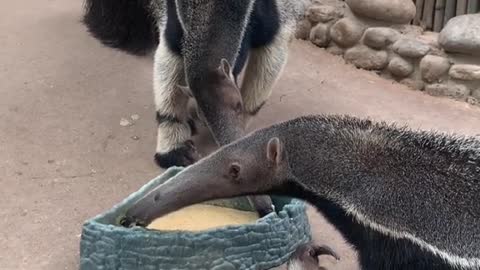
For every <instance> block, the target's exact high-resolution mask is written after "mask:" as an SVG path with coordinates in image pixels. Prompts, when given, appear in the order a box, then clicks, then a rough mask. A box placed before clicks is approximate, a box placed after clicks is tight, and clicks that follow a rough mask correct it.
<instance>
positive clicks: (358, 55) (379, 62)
mask: <svg viewBox="0 0 480 270" xmlns="http://www.w3.org/2000/svg"><path fill="white" fill-rule="evenodd" d="M344 58H345V60H346V61H347V62H350V63H352V64H354V65H355V66H356V67H358V68H363V69H368V70H380V69H383V68H385V66H386V65H387V63H388V54H387V52H386V51H376V50H373V49H370V48H369V47H367V46H364V45H359V46H356V47H353V48H351V49H348V50H347V51H346V52H345V54H344Z"/></svg>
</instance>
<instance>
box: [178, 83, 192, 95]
mask: <svg viewBox="0 0 480 270" xmlns="http://www.w3.org/2000/svg"><path fill="white" fill-rule="evenodd" d="M177 88H178V89H179V90H180V91H182V93H183V94H184V95H186V96H188V97H193V94H192V90H191V89H190V87H188V86H183V85H179V84H177Z"/></svg>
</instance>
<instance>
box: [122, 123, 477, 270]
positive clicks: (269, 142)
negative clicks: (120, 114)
mask: <svg viewBox="0 0 480 270" xmlns="http://www.w3.org/2000/svg"><path fill="white" fill-rule="evenodd" d="M250 194H270V195H272V194H276V195H287V196H291V197H297V198H301V199H304V200H306V201H308V202H310V203H312V204H313V205H314V206H316V207H317V208H318V210H320V211H321V212H322V213H323V214H324V215H325V216H326V218H327V219H328V220H329V221H330V222H331V223H332V224H333V225H334V226H335V227H336V228H337V229H338V230H339V231H340V232H341V233H342V234H343V236H344V237H345V239H346V240H347V241H348V242H349V243H350V244H351V245H352V246H353V247H355V248H356V249H357V251H358V253H359V259H360V265H361V267H362V269H365V270H366V269H368V270H371V269H375V270H386V269H388V270H400V269H402V270H412V269H415V270H422V269H435V270H441V269H451V270H453V269H475V270H478V269H480V141H479V140H477V139H475V138H460V137H454V136H448V135H441V134H436V133H430V132H415V131H410V130H408V129H405V128H397V127H395V126H391V125H386V124H383V123H372V122H371V121H368V120H359V119H356V118H351V117H336V116H329V117H322V116H310V117H301V118H298V119H295V120H291V121H288V122H284V123H281V124H277V125H274V126H271V127H268V128H265V129H263V130H259V131H256V132H254V133H252V134H250V135H249V136H247V137H245V138H243V139H241V140H238V141H236V142H234V143H232V144H229V145H227V146H225V147H223V148H221V149H219V150H218V151H217V152H215V153H213V154H212V155H210V156H209V157H207V158H205V159H203V160H201V161H200V162H198V163H197V164H194V165H193V166H191V167H189V168H187V169H186V170H184V171H182V172H181V173H179V174H178V175H177V176H175V177H174V178H172V179H171V180H170V181H168V182H166V183H165V184H163V185H161V186H159V187H158V188H156V189H155V190H153V191H152V192H151V193H149V194H147V195H146V196H145V197H144V198H142V199H141V200H139V201H138V202H137V203H136V204H135V205H134V206H133V207H132V208H131V209H130V210H129V211H128V212H127V220H130V221H132V220H140V221H142V222H147V223H148V222H149V221H151V220H153V219H154V218H155V217H158V216H161V215H164V214H166V213H169V212H171V211H174V210H177V209H179V208H181V207H183V206H186V205H191V204H194V203H199V202H203V201H206V200H210V199H217V198H227V197H233V196H238V195H250Z"/></svg>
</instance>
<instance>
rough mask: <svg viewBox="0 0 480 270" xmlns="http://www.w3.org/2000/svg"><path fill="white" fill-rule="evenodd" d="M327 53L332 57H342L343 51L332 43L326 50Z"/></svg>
mask: <svg viewBox="0 0 480 270" xmlns="http://www.w3.org/2000/svg"><path fill="white" fill-rule="evenodd" d="M327 52H329V53H331V54H333V55H343V52H344V50H343V49H342V48H340V47H338V46H337V45H336V44H335V43H333V42H332V43H331V44H330V47H328V48H327Z"/></svg>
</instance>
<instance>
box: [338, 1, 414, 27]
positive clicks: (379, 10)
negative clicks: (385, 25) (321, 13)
mask: <svg viewBox="0 0 480 270" xmlns="http://www.w3.org/2000/svg"><path fill="white" fill-rule="evenodd" d="M346 2H347V4H348V6H349V7H350V9H351V10H352V11H353V12H354V13H356V14H357V15H362V16H365V17H368V18H371V19H376V20H381V21H386V22H391V23H399V24H400V23H402V24H404V23H409V22H410V21H411V20H412V19H413V17H415V13H416V8H415V4H414V3H413V1H412V0H346Z"/></svg>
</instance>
